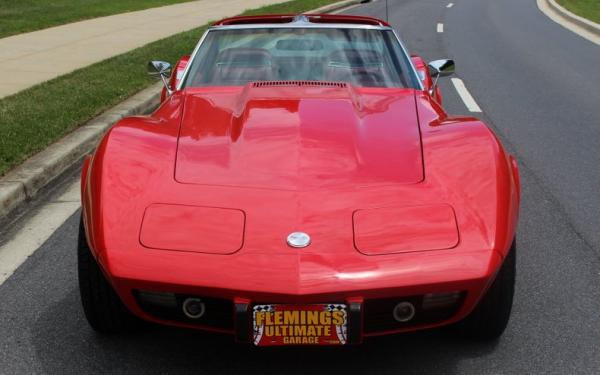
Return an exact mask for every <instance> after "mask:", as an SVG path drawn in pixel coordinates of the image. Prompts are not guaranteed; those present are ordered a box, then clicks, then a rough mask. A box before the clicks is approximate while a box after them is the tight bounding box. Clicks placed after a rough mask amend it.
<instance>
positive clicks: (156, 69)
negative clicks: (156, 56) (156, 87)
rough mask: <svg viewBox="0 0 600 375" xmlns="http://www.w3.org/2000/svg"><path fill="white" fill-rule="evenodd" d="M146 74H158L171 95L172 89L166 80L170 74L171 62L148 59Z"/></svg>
mask: <svg viewBox="0 0 600 375" xmlns="http://www.w3.org/2000/svg"><path fill="white" fill-rule="evenodd" d="M148 74H150V75H151V76H159V77H160V79H162V81H163V84H164V85H165V88H166V89H167V94H169V95H171V94H172V93H173V90H172V89H171V88H170V87H169V81H168V80H167V78H168V77H169V75H170V74H171V64H169V63H168V62H166V61H150V62H149V63H148Z"/></svg>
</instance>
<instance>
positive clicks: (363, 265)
mask: <svg viewBox="0 0 600 375" xmlns="http://www.w3.org/2000/svg"><path fill="white" fill-rule="evenodd" d="M144 251H145V252H147V254H144V256H139V254H138V255H137V256H136V258H135V259H132V258H130V257H132V254H131V253H130V252H119V253H113V254H116V256H114V257H113V258H112V259H109V262H108V263H107V264H108V267H105V266H104V265H103V268H104V269H105V272H106V274H107V277H108V279H109V281H110V282H111V283H112V285H113V286H114V288H115V290H116V292H117V293H118V294H119V296H120V297H121V299H122V300H123V302H124V303H125V305H126V306H127V307H128V309H129V310H130V311H132V312H133V313H134V314H135V315H137V316H139V317H141V318H143V319H145V320H149V321H152V322H156V323H160V324H166V325H173V326H179V327H187V328H192V329H201V330H208V331H216V332H222V333H227V334H231V335H234V336H235V338H236V340H237V341H239V342H249V341H250V340H251V327H252V321H251V314H250V311H251V308H252V306H253V305H255V304H312V303H345V304H346V305H347V306H349V320H348V332H349V336H351V337H350V338H349V342H351V343H359V342H361V341H362V339H363V337H370V336H378V335H385V334H392V333H399V332H406V331H413V330H419V329H425V328H432V327H437V326H442V325H446V324H451V323H454V322H456V321H459V320H461V319H462V318H464V317H466V316H467V315H468V314H469V313H470V312H471V311H472V309H473V308H474V307H475V305H476V304H477V302H478V300H479V299H480V298H481V296H482V295H483V293H484V292H485V290H486V289H487V287H488V286H489V284H490V283H491V281H492V280H493V279H494V276H495V274H496V272H497V270H498V268H499V266H500V264H501V262H502V259H501V257H500V255H499V254H498V252H496V251H471V252H457V251H456V250H448V251H435V252H422V253H411V254H401V255H393V256H372V257H369V256H364V255H358V257H357V259H360V264H358V263H357V262H358V261H353V262H350V264H351V266H352V267H351V269H348V268H343V267H339V266H338V267H336V268H333V267H331V266H329V265H327V262H326V259H320V261H319V262H310V261H309V259H303V260H302V262H298V259H295V265H296V268H295V272H296V273H293V272H290V267H289V266H290V264H291V263H294V262H288V261H282V262H280V263H279V264H280V265H281V268H277V269H275V268H273V269H271V270H270V272H258V268H260V265H261V264H262V262H263V261H266V260H263V259H260V258H261V257H260V255H257V254H252V255H253V256H252V258H253V259H254V261H253V262H251V261H250V259H247V258H248V257H247V256H244V255H239V256H215V255H212V256H203V257H211V261H212V262H211V263H209V264H207V263H203V262H201V261H199V258H198V257H199V255H198V254H190V253H182V252H165V251H151V250H144ZM123 256H124V257H125V258H127V259H123V258H122V257H123ZM186 260H187V261H186ZM221 262H223V263H222V264H221ZM269 263H270V264H271V267H272V265H273V264H277V262H273V259H270V260H269ZM304 264H306V265H304ZM244 266H246V267H247V268H246V270H245V272H241V269H242V267H244ZM342 266H343V265H342ZM303 267H304V268H303ZM364 270H369V271H364ZM303 271H304V272H303ZM317 275H319V277H318V278H317ZM140 291H142V292H159V293H172V294H173V295H175V296H176V308H174V309H173V310H172V311H171V312H170V313H165V311H160V310H156V309H152V308H151V307H150V308H149V306H148V304H145V303H144V302H143V301H141V300H140V298H139V293H140ZM453 292H459V293H460V299H459V300H458V301H457V303H456V304H454V305H452V306H448V308H446V309H443V310H440V311H434V312H433V313H432V312H431V311H430V312H427V311H424V310H423V308H422V307H423V306H422V305H423V299H424V296H425V295H428V294H432V293H435V294H440V293H441V294H443V293H453ZM186 297H197V298H201V299H203V300H204V301H207V312H210V313H207V315H206V317H205V319H200V320H190V319H188V318H186V317H185V316H183V315H182V314H181V311H180V306H181V303H182V301H183V300H184V299H185V298H186ZM400 301H410V302H411V303H413V304H414V305H415V306H416V307H417V314H416V315H415V319H412V320H411V321H410V322H403V323H400V322H397V321H394V319H393V315H392V313H391V310H392V309H393V306H394V305H395V304H397V303H398V302H400Z"/></svg>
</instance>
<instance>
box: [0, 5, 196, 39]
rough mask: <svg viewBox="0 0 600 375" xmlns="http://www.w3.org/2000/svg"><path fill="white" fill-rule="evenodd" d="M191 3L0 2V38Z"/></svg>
mask: <svg viewBox="0 0 600 375" xmlns="http://www.w3.org/2000/svg"><path fill="white" fill-rule="evenodd" d="M186 1H191V0H77V1H73V0H52V1H49V0H0V38H4V37H6V36H9V35H14V34H20V33H25V32H30V31H35V30H40V29H45V28H47V27H52V26H58V25H63V24H65V23H70V22H76V21H81V20H86V19H90V18H96V17H104V16H110V15H113V14H119V13H125V12H133V11H136V10H143V9H148V8H154V7H159V6H164V5H173V4H177V3H183V2H186Z"/></svg>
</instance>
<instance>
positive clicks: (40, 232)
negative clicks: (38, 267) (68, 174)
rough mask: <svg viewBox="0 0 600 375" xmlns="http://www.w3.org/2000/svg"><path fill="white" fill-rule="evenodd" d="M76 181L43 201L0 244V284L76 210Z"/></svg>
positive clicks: (77, 185)
mask: <svg viewBox="0 0 600 375" xmlns="http://www.w3.org/2000/svg"><path fill="white" fill-rule="evenodd" d="M79 200H80V199H79V181H77V182H76V183H74V184H73V185H71V186H69V188H68V189H67V191H66V192H65V193H63V194H62V195H61V196H60V197H58V198H57V199H56V200H53V201H51V202H49V203H47V204H46V205H44V206H43V207H42V208H41V209H40V211H39V212H38V213H37V214H36V215H35V216H34V217H32V218H31V219H29V220H28V221H27V222H26V223H25V225H24V226H23V227H22V228H21V229H20V230H19V232H18V233H17V234H16V235H15V236H14V238H13V239H11V240H10V241H9V242H7V243H6V244H4V245H3V246H2V247H0V285H2V284H3V283H4V282H5V281H6V280H7V279H8V278H9V277H10V276H11V275H12V274H13V273H14V272H15V271H16V270H17V268H19V266H20V265H21V264H23V263H24V262H25V261H26V260H27V258H28V257H29V256H31V255H32V254H33V253H34V252H35V251H36V250H37V249H38V248H39V247H40V246H42V244H43V243H44V242H46V240H47V239H48V238H50V236H51V235H52V234H53V233H54V232H55V231H56V230H57V229H58V228H59V227H60V226H61V225H62V224H63V223H64V222H65V221H66V220H67V219H68V218H69V217H71V215H72V214H73V213H74V212H75V211H77V209H78V208H79V206H80V202H79Z"/></svg>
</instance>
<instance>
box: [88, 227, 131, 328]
mask: <svg viewBox="0 0 600 375" xmlns="http://www.w3.org/2000/svg"><path fill="white" fill-rule="evenodd" d="M77 266H78V267H77V268H78V275H79V293H80V295H81V303H82V305H83V311H84V313H85V317H86V319H87V321H88V322H89V324H90V326H92V328H93V329H94V330H96V331H98V332H101V333H118V332H123V331H128V330H131V329H132V328H134V327H136V326H137V323H138V320H137V318H136V317H134V315H133V314H131V313H130V312H129V310H127V308H126V307H125V306H124V305H123V302H121V299H120V298H119V296H118V295H117V293H115V291H114V290H113V288H112V286H111V285H110V284H109V283H108V281H107V280H106V278H105V277H104V274H103V273H102V270H101V269H100V266H99V265H98V263H97V262H96V259H95V258H94V256H93V255H92V253H91V251H90V248H89V246H88V242H87V239H86V236H85V229H84V226H83V220H81V221H80V223H79V238H78V241H77Z"/></svg>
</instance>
